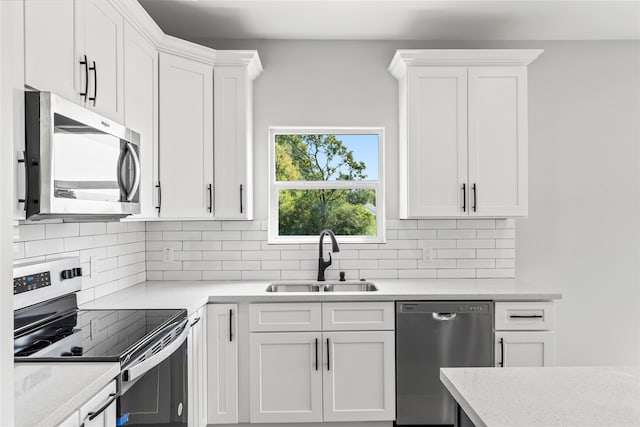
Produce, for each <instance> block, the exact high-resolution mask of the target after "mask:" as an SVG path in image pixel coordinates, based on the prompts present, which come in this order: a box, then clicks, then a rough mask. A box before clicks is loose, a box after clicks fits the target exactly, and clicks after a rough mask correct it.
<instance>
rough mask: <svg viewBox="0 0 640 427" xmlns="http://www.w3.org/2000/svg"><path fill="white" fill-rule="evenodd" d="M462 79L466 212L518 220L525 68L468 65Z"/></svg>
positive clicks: (523, 187) (522, 204)
mask: <svg viewBox="0 0 640 427" xmlns="http://www.w3.org/2000/svg"><path fill="white" fill-rule="evenodd" d="M468 81H469V184H470V185H471V195H472V199H471V203H472V209H471V211H470V214H471V215H474V216H524V215H526V214H527V176H528V173H527V69H526V68H525V67H470V68H469V80H468ZM474 188H475V190H474ZM474 206H475V209H473V207H474Z"/></svg>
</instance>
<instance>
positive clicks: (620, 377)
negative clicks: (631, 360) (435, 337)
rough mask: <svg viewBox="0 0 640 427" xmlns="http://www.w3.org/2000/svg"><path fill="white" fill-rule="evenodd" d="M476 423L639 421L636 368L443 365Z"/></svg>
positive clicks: (622, 424)
mask: <svg viewBox="0 0 640 427" xmlns="http://www.w3.org/2000/svg"><path fill="white" fill-rule="evenodd" d="M440 380H441V381H442V383H443V384H444V385H445V387H446V388H447V390H449V392H450V393H451V395H452V396H453V398H454V399H455V400H456V401H457V402H458V404H459V405H460V407H462V409H464V411H465V412H466V414H467V415H468V416H469V418H470V419H471V421H473V423H474V424H475V425H476V427H485V426H486V427H534V426H535V427H554V426H558V427H560V426H562V427H588V426H594V427H595V426H598V427H600V426H612V427H613V426H615V427H628V426H640V368H639V367H630V368H620V367H550V368H501V369H496V368H442V369H440Z"/></svg>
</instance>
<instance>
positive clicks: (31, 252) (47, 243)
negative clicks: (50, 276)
mask: <svg viewBox="0 0 640 427" xmlns="http://www.w3.org/2000/svg"><path fill="white" fill-rule="evenodd" d="M64 250H65V249H64V240H63V239H49V240H32V241H28V242H25V245H24V252H25V256H26V257H27V258H32V257H37V256H43V255H48V254H55V253H60V252H64Z"/></svg>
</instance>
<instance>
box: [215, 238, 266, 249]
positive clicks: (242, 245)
mask: <svg viewBox="0 0 640 427" xmlns="http://www.w3.org/2000/svg"><path fill="white" fill-rule="evenodd" d="M222 250H223V251H257V250H260V242H259V241H257V240H241V241H231V240H225V241H223V242H222Z"/></svg>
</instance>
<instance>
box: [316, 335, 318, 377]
mask: <svg viewBox="0 0 640 427" xmlns="http://www.w3.org/2000/svg"><path fill="white" fill-rule="evenodd" d="M317 370H318V338H316V371H317Z"/></svg>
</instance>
